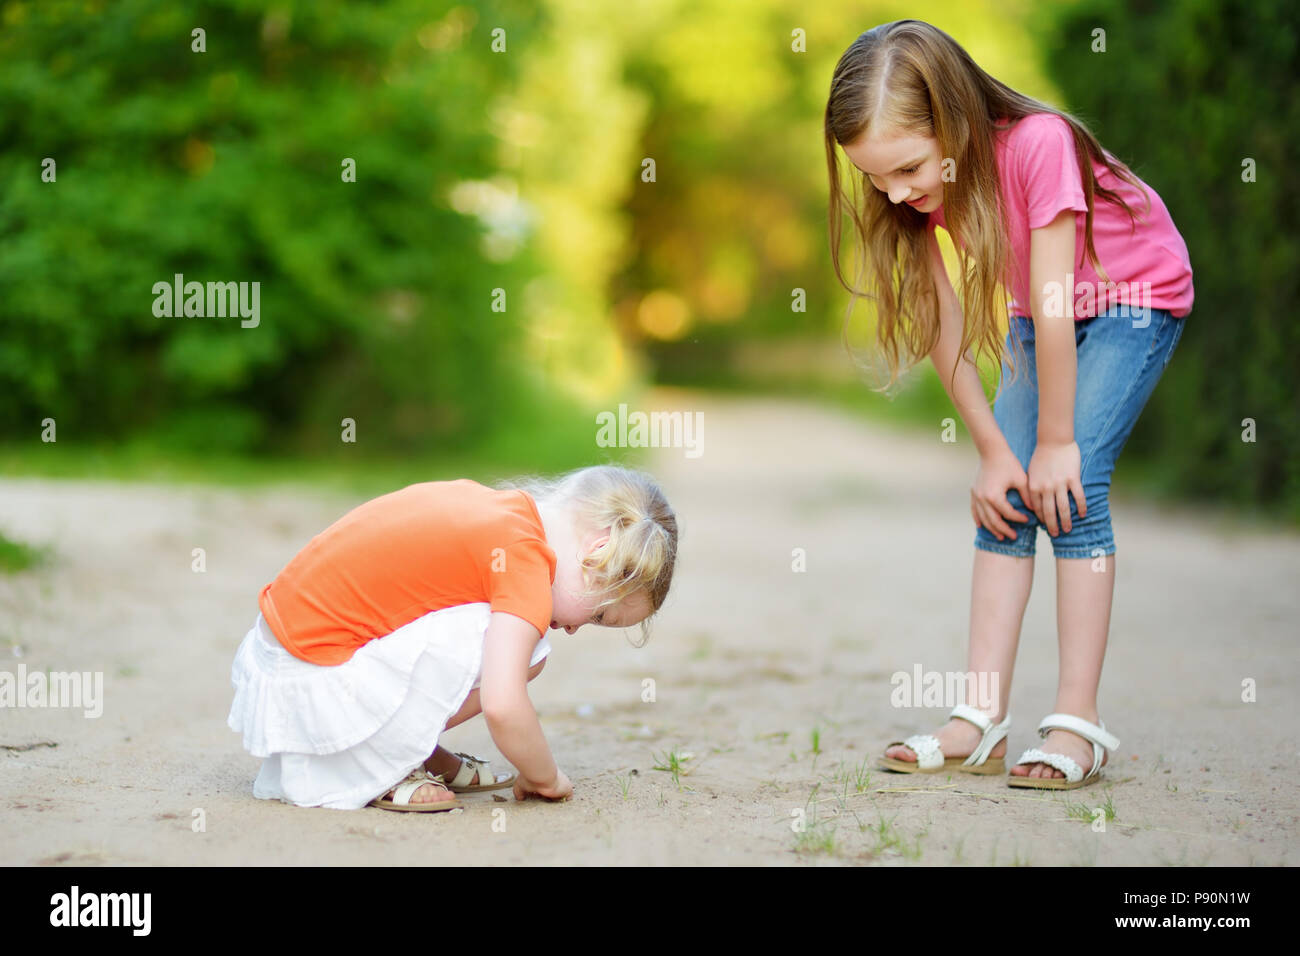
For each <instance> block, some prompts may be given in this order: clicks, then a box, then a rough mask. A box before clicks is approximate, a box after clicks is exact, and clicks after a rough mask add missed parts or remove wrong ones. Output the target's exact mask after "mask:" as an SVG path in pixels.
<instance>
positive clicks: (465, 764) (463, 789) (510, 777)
mask: <svg viewBox="0 0 1300 956" xmlns="http://www.w3.org/2000/svg"><path fill="white" fill-rule="evenodd" d="M456 756H457V757H459V758H460V769H459V770H457V771H456V776H454V777H452V778H451V780H449V781H447V782H446V783H444V784H443V786H444V787H446V788H447V789H448V790H450V791H451V792H452V793H478V792H479V791H480V790H500V789H501V788H502V787H509V786H510V785H512V784H513V783H514V782H515V778H516V777H517V776H518V774H513V773H502V774H501V775H499V776H497V775H494V774H493V773H492V765H491V764H490V763H488V761H486V760H479V759H478V758H477V757H471V756H470V755H469V754H462V753H458V754H456ZM474 774H478V783H475V784H471V783H470V781H471V780H473V779H474ZM484 780H490V781H492V782H491V783H484V782H483V781H484Z"/></svg>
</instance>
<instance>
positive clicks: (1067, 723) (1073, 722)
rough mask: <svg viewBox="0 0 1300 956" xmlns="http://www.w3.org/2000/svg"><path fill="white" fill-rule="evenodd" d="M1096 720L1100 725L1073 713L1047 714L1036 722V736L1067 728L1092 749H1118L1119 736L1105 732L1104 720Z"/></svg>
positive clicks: (1043, 735)
mask: <svg viewBox="0 0 1300 956" xmlns="http://www.w3.org/2000/svg"><path fill="white" fill-rule="evenodd" d="M1098 722H1099V723H1101V726H1100V727H1098V726H1097V724H1090V723H1088V721H1086V720H1084V719H1083V718H1082V717H1075V716H1074V715H1073V714H1048V715H1047V716H1046V717H1044V718H1043V719H1042V721H1040V722H1039V724H1038V736H1040V737H1046V736H1047V732H1048V731H1049V730H1068V731H1070V732H1071V733H1074V734H1078V735H1079V736H1080V737H1082V738H1083V739H1084V740H1087V741H1089V742H1091V743H1092V745H1093V747H1094V749H1095V748H1096V747H1105V748H1106V749H1107V750H1116V749H1118V748H1119V738H1118V737H1116V736H1115V735H1114V734H1111V733H1107V732H1106V724H1105V722H1103V721H1100V720H1099V721H1098Z"/></svg>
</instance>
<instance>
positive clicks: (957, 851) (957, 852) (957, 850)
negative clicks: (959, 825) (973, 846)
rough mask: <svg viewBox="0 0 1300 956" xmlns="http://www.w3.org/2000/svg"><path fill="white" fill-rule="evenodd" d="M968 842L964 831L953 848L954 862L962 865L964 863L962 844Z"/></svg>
mask: <svg viewBox="0 0 1300 956" xmlns="http://www.w3.org/2000/svg"><path fill="white" fill-rule="evenodd" d="M965 842H966V834H965V833H963V834H962V835H961V836H960V837H958V838H957V845H956V846H955V847H953V850H952V862H953V863H956V864H958V865H960V864H961V863H962V852H961V851H962V844H963V843H965Z"/></svg>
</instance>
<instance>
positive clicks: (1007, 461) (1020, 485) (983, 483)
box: [970, 445, 1029, 541]
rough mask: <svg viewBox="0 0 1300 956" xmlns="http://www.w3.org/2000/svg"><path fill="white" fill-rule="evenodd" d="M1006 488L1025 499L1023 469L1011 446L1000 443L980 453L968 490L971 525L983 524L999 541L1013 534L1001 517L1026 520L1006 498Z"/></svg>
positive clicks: (1027, 492)
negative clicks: (986, 451) (973, 481)
mask: <svg viewBox="0 0 1300 956" xmlns="http://www.w3.org/2000/svg"><path fill="white" fill-rule="evenodd" d="M1008 488H1015V489H1016V490H1017V491H1019V492H1020V497H1021V498H1023V499H1024V500H1025V501H1026V502H1028V501H1029V483H1028V479H1027V477H1026V475H1025V470H1024V469H1023V468H1021V467H1020V461H1019V460H1018V459H1017V458H1016V456H1015V455H1014V454H1012V452H1011V449H1010V448H1008V447H1007V446H1006V445H1003V446H1002V447H1001V448H999V449H998V450H997V451H995V452H991V453H989V454H987V455H980V466H979V470H978V471H976V472H975V484H974V485H973V486H972V487H971V490H970V513H971V517H972V518H974V519H975V527H977V528H978V527H984V528H987V529H988V530H989V532H990V533H991V534H993V535H994V536H996V537H997V539H998V540H999V541H1001V540H1002V539H1003V537H1004V536H1005V537H1008V538H1015V536H1016V533H1015V532H1014V531H1012V530H1011V526H1010V525H1008V524H1007V522H1006V521H1004V520H1003V519H1004V518H1006V519H1008V520H1010V521H1021V522H1024V521H1028V520H1029V516H1028V515H1025V514H1021V513H1020V512H1019V511H1017V510H1016V509H1015V508H1013V507H1012V506H1011V502H1009V501H1008V500H1007V489H1008Z"/></svg>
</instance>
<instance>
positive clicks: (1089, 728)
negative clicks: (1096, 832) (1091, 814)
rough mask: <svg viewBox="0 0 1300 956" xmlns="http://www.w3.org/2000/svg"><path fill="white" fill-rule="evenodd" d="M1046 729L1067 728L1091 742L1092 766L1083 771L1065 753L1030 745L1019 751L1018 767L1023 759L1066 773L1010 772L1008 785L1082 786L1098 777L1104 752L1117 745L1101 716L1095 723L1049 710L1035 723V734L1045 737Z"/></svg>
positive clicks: (1048, 787)
mask: <svg viewBox="0 0 1300 956" xmlns="http://www.w3.org/2000/svg"><path fill="white" fill-rule="evenodd" d="M1098 724H1100V726H1098ZM1049 730H1068V731H1070V733H1072V734H1078V735H1079V736H1080V737H1082V738H1083V739H1084V740H1086V741H1088V742H1089V743H1091V744H1092V768H1091V769H1090V770H1089V771H1088V773H1087V775H1086V776H1085V775H1084V773H1083V768H1082V767H1080V766H1079V765H1078V764H1077V763H1075V762H1074V760H1073V759H1072V758H1070V757H1067V756H1066V755H1065V754H1049V753H1047V752H1046V751H1044V750H1039V749H1038V748H1037V747H1031V748H1030V749H1028V750H1026V751H1025V752H1024V753H1023V754H1021V755H1020V759H1019V760H1017V761H1016V766H1017V767H1018V766H1020V765H1021V764H1024V763H1045V764H1047V765H1049V766H1052V767H1055V768H1056V769H1057V770H1059V771H1061V773H1063V774H1065V776H1064V777H1028V776H1026V777H1022V776H1019V775H1018V774H1011V775H1010V776H1009V777H1008V778H1007V785H1008V786H1011V787H1032V788H1033V789H1036V790H1073V789H1075V788H1076V787H1082V786H1085V785H1086V784H1089V783H1091V782H1093V781H1094V780H1099V779H1101V761H1102V757H1103V755H1104V754H1105V752H1106V751H1107V750H1112V751H1113V750H1115V749H1116V748H1118V747H1119V738H1118V737H1116V736H1115V735H1114V734H1110V733H1107V732H1106V724H1105V723H1104V722H1102V720H1101V719H1100V718H1098V719H1097V723H1096V724H1090V723H1088V721H1086V720H1084V719H1083V718H1082V717H1074V716H1072V715H1070V714H1048V715H1047V716H1046V717H1044V718H1043V722H1042V723H1040V724H1039V725H1038V736H1040V737H1046V736H1047V732H1048V731H1049Z"/></svg>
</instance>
